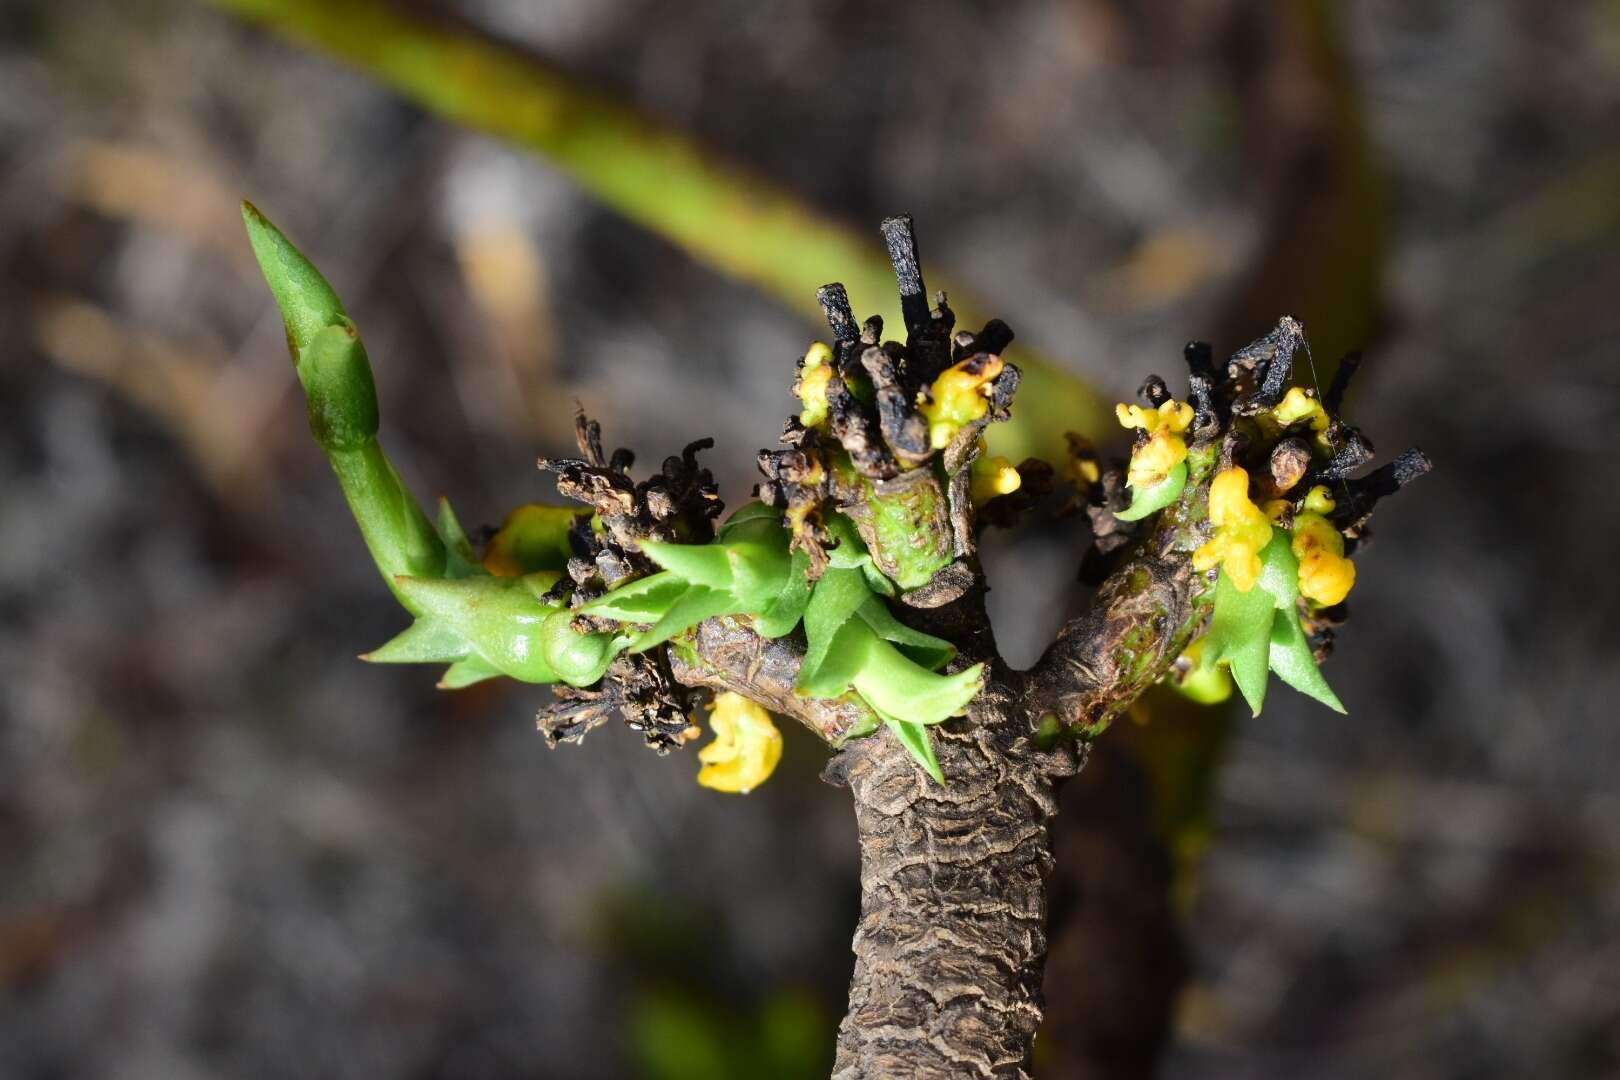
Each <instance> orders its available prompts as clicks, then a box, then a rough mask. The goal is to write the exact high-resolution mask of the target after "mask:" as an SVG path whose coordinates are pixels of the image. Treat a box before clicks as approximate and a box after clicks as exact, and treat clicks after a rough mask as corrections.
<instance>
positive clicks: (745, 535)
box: [724, 522, 792, 614]
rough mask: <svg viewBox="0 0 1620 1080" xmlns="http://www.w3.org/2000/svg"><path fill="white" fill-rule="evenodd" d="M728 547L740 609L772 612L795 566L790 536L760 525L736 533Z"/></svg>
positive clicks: (741, 529) (759, 523)
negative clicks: (789, 553)
mask: <svg viewBox="0 0 1620 1080" xmlns="http://www.w3.org/2000/svg"><path fill="white" fill-rule="evenodd" d="M750 534H753V535H750ZM724 547H725V552H726V554H727V556H728V557H729V558H730V559H731V594H732V595H733V596H735V597H736V598H737V606H738V607H739V608H740V609H741V610H743V611H746V612H749V613H750V614H757V613H758V612H762V611H765V610H766V609H768V608H769V607H770V606H771V605H772V604H773V603H774V602H775V601H776V598H777V597H778V596H780V595H781V594H782V590H783V588H784V587H786V585H787V580H788V573H789V570H790V567H791V565H792V559H791V558H790V557H789V555H788V536H787V533H786V532H784V531H783V530H782V529H781V528H780V527H777V526H775V525H773V524H771V523H769V522H758V523H755V524H754V525H749V526H744V527H742V528H739V529H736V530H733V531H732V533H731V535H730V537H729V538H728V539H727V540H726V542H725V546H724Z"/></svg>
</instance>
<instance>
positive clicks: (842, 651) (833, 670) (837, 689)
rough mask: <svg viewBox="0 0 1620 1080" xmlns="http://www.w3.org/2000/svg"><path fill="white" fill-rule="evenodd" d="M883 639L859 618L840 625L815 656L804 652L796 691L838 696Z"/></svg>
mask: <svg viewBox="0 0 1620 1080" xmlns="http://www.w3.org/2000/svg"><path fill="white" fill-rule="evenodd" d="M879 644H880V642H879V641H878V637H877V635H876V634H874V633H872V628H871V627H869V626H867V625H866V624H865V623H863V622H861V621H860V620H859V619H851V620H849V621H848V622H846V623H844V624H843V625H842V626H840V627H839V628H838V629H837V630H836V631H835V632H834V633H833V635H832V638H831V639H830V640H829V641H827V643H826V646H825V647H824V648H821V649H818V650H817V651H816V654H815V655H814V656H813V657H812V656H811V655H809V654H808V653H807V654H806V655H805V658H804V663H803V664H801V665H800V667H799V678H798V681H797V682H796V683H795V684H794V687H793V689H794V691H795V692H796V693H798V694H800V695H802V696H803V697H813V698H835V697H838V696H840V695H842V694H843V693H844V692H845V691H846V690H848V689H849V688H850V686H851V684H853V683H854V681H855V679H856V678H857V677H858V676H859V675H860V672H861V669H862V668H863V667H865V665H866V663H867V658H868V657H869V655H870V653H871V650H872V649H874V648H876V647H877V646H878V645H879Z"/></svg>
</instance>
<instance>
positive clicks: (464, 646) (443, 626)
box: [360, 615, 472, 664]
mask: <svg viewBox="0 0 1620 1080" xmlns="http://www.w3.org/2000/svg"><path fill="white" fill-rule="evenodd" d="M470 652H472V644H471V642H469V641H468V640H467V639H466V638H465V637H463V636H462V635H461V633H460V631H458V630H457V629H456V628H455V627H454V626H452V625H451V624H450V623H449V622H448V621H447V620H445V619H443V618H440V617H439V616H437V615H423V616H420V617H418V618H417V620H416V621H415V622H413V623H411V625H410V626H409V627H407V628H406V629H405V630H404V632H403V633H400V634H399V635H397V636H395V637H393V638H390V639H389V641H388V642H387V643H386V644H384V645H382V646H380V647H378V648H375V649H373V650H371V651H370V652H368V653H364V654H362V655H361V657H360V659H362V660H365V661H367V662H368V663H372V664H449V663H454V662H455V661H457V660H462V659H465V658H466V656H467V654H468V653H470Z"/></svg>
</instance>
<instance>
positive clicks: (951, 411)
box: [917, 356, 1006, 450]
mask: <svg viewBox="0 0 1620 1080" xmlns="http://www.w3.org/2000/svg"><path fill="white" fill-rule="evenodd" d="M1005 366H1006V365H1005V364H1003V363H1002V361H1001V357H999V356H991V357H989V358H987V359H984V360H981V359H980V358H979V357H977V356H975V357H970V358H968V359H966V360H964V361H962V362H961V363H960V364H957V365H955V366H954V367H949V368H946V369H945V370H944V371H942V372H940V374H939V378H937V379H935V380H934V384H933V386H931V387H929V388H928V389H927V390H926V391H919V392H918V394H917V407H918V409H919V410H921V412H922V414H923V417H924V418H925V419H926V420H927V421H928V445H929V446H932V447H933V448H934V449H935V450H943V449H945V447H947V446H949V445H950V443H951V440H952V439H954V438H955V437H956V433H957V432H958V431H961V430H962V429H963V428H964V427H966V426H967V425H969V424H971V423H973V421H975V420H977V419H979V418H980V417H981V416H983V415H984V414H985V413H986V412H989V411H990V394H991V393H992V391H991V387H990V384H991V383H992V382H993V381H995V378H996V376H998V375H1000V374H1001V372H1002V369H1003V368H1004V367H1005Z"/></svg>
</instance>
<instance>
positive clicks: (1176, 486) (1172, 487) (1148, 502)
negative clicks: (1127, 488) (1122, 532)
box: [1114, 461, 1187, 521]
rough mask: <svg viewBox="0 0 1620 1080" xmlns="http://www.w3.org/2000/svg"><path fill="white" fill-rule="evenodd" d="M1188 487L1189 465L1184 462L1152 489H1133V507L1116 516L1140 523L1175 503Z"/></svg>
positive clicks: (1123, 519) (1122, 519)
mask: <svg viewBox="0 0 1620 1080" xmlns="http://www.w3.org/2000/svg"><path fill="white" fill-rule="evenodd" d="M1186 487H1187V463H1186V462H1185V461H1183V462H1181V463H1180V464H1179V465H1177V466H1176V467H1175V468H1173V469H1171V470H1170V471H1169V472H1168V473H1166V474H1165V476H1164V479H1163V480H1160V481H1159V482H1158V483H1157V484H1154V485H1153V486H1152V487H1147V488H1140V489H1138V488H1135V487H1133V488H1131V505H1130V506H1129V507H1128V508H1126V509H1124V510H1121V511H1120V512H1119V513H1117V514H1115V515H1114V516H1115V517H1117V518H1119V520H1121V521H1140V520H1141V519H1142V518H1145V517H1147V516H1148V515H1149V514H1151V513H1153V512H1154V511H1155V510H1163V509H1164V508H1165V507H1167V506H1169V505H1170V504H1171V503H1173V502H1175V501H1176V500H1177V499H1179V498H1180V497H1181V493H1182V491H1183V490H1184V489H1185V488H1186Z"/></svg>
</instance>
